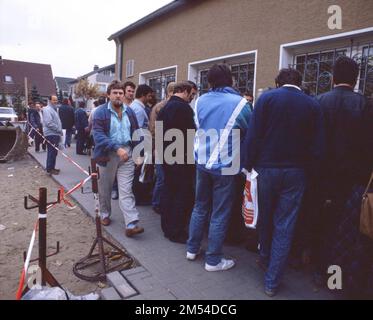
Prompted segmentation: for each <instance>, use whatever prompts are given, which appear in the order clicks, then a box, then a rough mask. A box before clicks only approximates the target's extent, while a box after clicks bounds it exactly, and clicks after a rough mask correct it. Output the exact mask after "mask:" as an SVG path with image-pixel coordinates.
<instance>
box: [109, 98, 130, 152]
mask: <svg viewBox="0 0 373 320" xmlns="http://www.w3.org/2000/svg"><path fill="white" fill-rule="evenodd" d="M108 109H109V110H110V112H111V117H110V139H112V140H113V141H115V143H117V144H119V145H121V146H126V145H128V144H129V143H130V142H131V123H130V119H129V118H128V115H127V113H126V110H127V106H125V105H122V120H120V119H119V117H118V114H117V113H116V111H115V110H114V109H113V106H112V104H111V102H109V103H108Z"/></svg>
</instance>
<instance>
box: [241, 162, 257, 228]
mask: <svg viewBox="0 0 373 320" xmlns="http://www.w3.org/2000/svg"><path fill="white" fill-rule="evenodd" d="M243 172H244V173H245V174H246V183H245V190H244V192H243V201H242V217H243V220H244V223H245V226H246V227H247V228H251V229H255V228H256V223H257V221H258V214H259V208H258V179H257V178H258V173H257V172H256V171H255V170H254V169H253V170H252V171H251V172H250V173H249V172H247V171H246V170H243Z"/></svg>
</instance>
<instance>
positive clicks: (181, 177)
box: [157, 82, 196, 243]
mask: <svg viewBox="0 0 373 320" xmlns="http://www.w3.org/2000/svg"><path fill="white" fill-rule="evenodd" d="M194 94H195V91H194V90H193V86H192V85H191V84H190V83H189V82H179V83H177V84H176V85H175V88H174V95H173V96H172V97H171V98H170V100H168V102H167V104H166V105H165V106H164V108H163V109H162V110H161V111H160V113H159V115H158V118H157V121H163V130H164V133H166V132H167V130H170V129H178V130H180V131H181V132H182V134H183V138H184V146H183V147H184V148H183V149H184V154H182V155H180V154H176V156H175V157H174V158H176V159H177V160H176V162H175V163H168V161H167V156H166V154H167V147H168V146H169V145H171V144H174V143H175V142H172V141H164V142H163V150H164V151H165V157H164V160H163V161H164V163H163V170H164V175H165V187H164V192H163V194H162V195H161V211H162V215H161V224H162V230H163V232H164V235H165V237H166V238H168V239H169V240H170V241H173V242H178V243H186V240H187V238H188V235H187V231H186V228H187V225H188V223H189V218H190V214H191V211H192V208H193V198H194V197H193V182H194V179H193V178H194V175H195V167H194V164H187V152H188V150H187V130H188V129H196V127H195V123H194V119H193V117H194V113H193V109H192V108H191V107H190V105H189V103H190V102H191V101H192V100H193V98H194ZM178 151H179V148H176V153H177V152H178ZM191 152H193V151H191ZM179 160H180V161H179Z"/></svg>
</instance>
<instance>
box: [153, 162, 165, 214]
mask: <svg viewBox="0 0 373 320" xmlns="http://www.w3.org/2000/svg"><path fill="white" fill-rule="evenodd" d="M155 171H156V175H157V179H156V182H155V185H154V189H153V198H152V206H153V207H154V208H160V206H161V194H162V192H163V189H164V172H163V168H162V165H161V164H156V165H155Z"/></svg>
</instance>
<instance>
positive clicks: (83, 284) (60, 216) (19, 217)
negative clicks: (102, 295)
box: [0, 155, 112, 300]
mask: <svg viewBox="0 0 373 320" xmlns="http://www.w3.org/2000/svg"><path fill="white" fill-rule="evenodd" d="M40 187H46V188H47V189H48V201H49V202H50V201H55V200H56V198H57V190H58V185H57V184H56V183H55V181H54V180H52V179H51V178H50V177H49V176H48V175H47V174H46V173H45V171H43V170H42V168H41V167H40V166H39V165H38V163H37V162H36V161H35V160H34V159H32V158H31V157H30V156H29V155H27V157H26V159H24V160H20V161H16V162H12V163H0V300H4V299H7V300H8V299H15V294H16V291H17V288H18V284H19V278H20V274H21V272H22V268H23V252H24V251H26V250H27V248H28V246H29V243H30V240H31V235H32V231H33V227H34V225H35V222H36V219H37V215H38V209H37V208H36V209H32V210H26V209H24V196H26V195H28V194H31V195H32V196H34V197H36V198H37V197H38V194H39V188H40ZM31 204H32V202H31V203H30V205H31ZM95 235H96V233H95V224H94V221H93V219H92V218H90V217H88V216H87V215H86V214H85V213H84V212H83V211H82V210H81V209H80V208H79V207H76V208H75V209H69V208H67V207H66V206H65V205H63V204H59V205H57V206H56V207H54V208H53V209H51V210H50V211H48V220H47V246H48V252H49V253H51V252H54V251H55V248H56V242H57V241H60V253H59V254H57V255H55V256H53V257H50V258H48V259H47V266H48V269H49V270H50V271H51V273H52V274H53V275H54V277H55V278H56V279H57V281H58V282H59V283H60V284H61V285H62V286H63V287H64V288H65V289H67V290H69V291H70V292H71V293H73V294H74V295H84V294H88V293H91V292H97V293H98V291H99V290H101V287H102V286H103V285H102V283H99V282H88V281H84V280H81V279H79V278H77V277H76V276H75V275H74V274H73V272H72V268H73V264H74V263H75V262H77V261H78V260H80V259H81V258H83V257H85V256H86V255H87V254H88V251H89V249H90V247H91V245H92V243H93V240H94V238H95ZM104 236H106V237H108V235H107V234H106V233H104ZM108 238H109V239H110V237H108ZM110 240H112V239H110ZM32 253H33V254H32V259H33V258H35V257H37V255H38V237H37V236H36V240H35V245H34V249H33V252H32ZM30 265H37V262H33V263H30Z"/></svg>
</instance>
